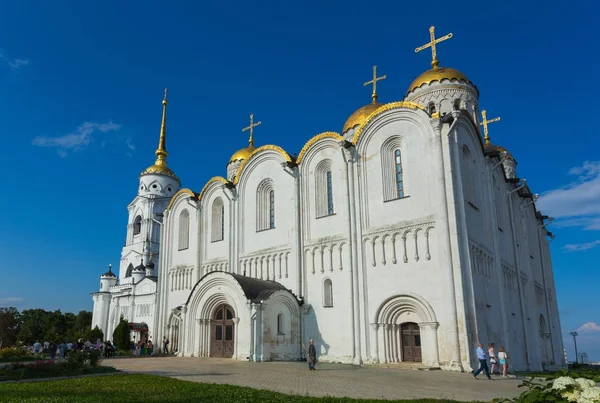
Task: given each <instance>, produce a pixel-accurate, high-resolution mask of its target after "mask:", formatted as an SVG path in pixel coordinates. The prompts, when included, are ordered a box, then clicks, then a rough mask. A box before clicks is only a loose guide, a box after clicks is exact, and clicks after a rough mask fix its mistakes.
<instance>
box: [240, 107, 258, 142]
mask: <svg viewBox="0 0 600 403" xmlns="http://www.w3.org/2000/svg"><path fill="white" fill-rule="evenodd" d="M260 124H262V122H261V121H258V122H256V123H254V114H253V113H251V114H250V126H247V127H244V128H243V129H242V132H245V131H248V130H250V139H249V140H248V143H249V144H250V146H251V147H253V146H254V128H255V127H256V126H259V125H260Z"/></svg>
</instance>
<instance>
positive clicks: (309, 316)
mask: <svg viewBox="0 0 600 403" xmlns="http://www.w3.org/2000/svg"><path fill="white" fill-rule="evenodd" d="M304 329H305V330H304V337H305V339H306V340H302V343H303V344H304V346H305V347H306V349H308V342H309V340H310V339H314V341H315V348H316V350H317V359H318V357H320V356H322V355H323V356H327V355H329V347H330V346H329V344H327V342H326V341H325V340H323V335H322V334H321V331H320V330H319V324H318V322H317V316H316V315H315V310H314V309H312V307H311V308H310V309H309V310H308V312H307V313H305V314H304ZM306 354H307V350H304V352H303V356H302V358H303V359H306Z"/></svg>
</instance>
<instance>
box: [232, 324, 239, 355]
mask: <svg viewBox="0 0 600 403" xmlns="http://www.w3.org/2000/svg"><path fill="white" fill-rule="evenodd" d="M233 323H234V325H233V335H234V336H233V337H234V340H233V357H232V358H233V359H234V360H236V359H237V358H238V357H237V355H238V351H239V350H238V343H239V337H238V334H239V332H238V329H239V324H240V318H233Z"/></svg>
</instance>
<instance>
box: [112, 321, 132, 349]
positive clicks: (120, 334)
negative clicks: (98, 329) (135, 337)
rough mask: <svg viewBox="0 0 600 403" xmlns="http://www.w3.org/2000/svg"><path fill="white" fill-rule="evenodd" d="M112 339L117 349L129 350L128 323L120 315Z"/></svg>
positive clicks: (129, 331) (129, 335)
mask: <svg viewBox="0 0 600 403" xmlns="http://www.w3.org/2000/svg"><path fill="white" fill-rule="evenodd" d="M113 341H114V343H115V344H116V345H117V348H118V349H119V350H129V345H130V344H131V330H129V323H128V322H127V321H126V320H125V319H123V317H122V316H121V319H120V320H119V324H118V325H117V327H116V328H115V331H114V332H113Z"/></svg>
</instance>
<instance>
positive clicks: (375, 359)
mask: <svg viewBox="0 0 600 403" xmlns="http://www.w3.org/2000/svg"><path fill="white" fill-rule="evenodd" d="M378 329H379V324H378V323H371V340H372V343H371V346H370V347H371V351H370V357H369V358H370V361H371V363H373V364H378V363H379V340H378V337H377V336H378V332H377V330H378Z"/></svg>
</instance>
